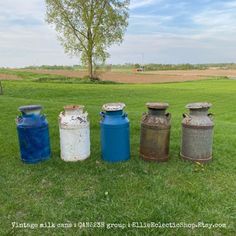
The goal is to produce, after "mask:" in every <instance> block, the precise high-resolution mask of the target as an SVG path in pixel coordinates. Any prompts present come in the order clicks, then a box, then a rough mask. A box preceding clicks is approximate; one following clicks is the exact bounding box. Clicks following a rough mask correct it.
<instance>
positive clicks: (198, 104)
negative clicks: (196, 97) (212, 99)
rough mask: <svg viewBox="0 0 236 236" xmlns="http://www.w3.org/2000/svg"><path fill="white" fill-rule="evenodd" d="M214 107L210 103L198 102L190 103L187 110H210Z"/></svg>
mask: <svg viewBox="0 0 236 236" xmlns="http://www.w3.org/2000/svg"><path fill="white" fill-rule="evenodd" d="M211 106H212V104H211V103H208V102H196V103H189V104H188V105H187V106H186V108H187V109H203V108H210V107H211Z"/></svg>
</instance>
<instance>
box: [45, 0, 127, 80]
mask: <svg viewBox="0 0 236 236" xmlns="http://www.w3.org/2000/svg"><path fill="white" fill-rule="evenodd" d="M129 2H130V1H129V0H46V5H47V12H46V21H47V22H48V23H49V24H53V25H54V26H55V29H56V31H57V32H58V38H59V40H60V41H61V43H62V45H63V46H64V49H65V52H66V53H69V54H70V55H76V56H81V61H82V63H83V64H84V65H87V66H88V73H89V77H90V78H91V79H94V64H95V63H96V62H105V60H106V58H107V57H108V56H109V54H108V53H107V51H106V50H107V48H108V47H110V46H111V45H112V44H114V43H121V42H122V40H123V36H124V32H125V30H126V28H127V26H128V17H129V14H128V7H129Z"/></svg>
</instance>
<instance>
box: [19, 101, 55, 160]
mask: <svg viewBox="0 0 236 236" xmlns="http://www.w3.org/2000/svg"><path fill="white" fill-rule="evenodd" d="M41 110H42V106H39V105H31V106H22V107H20V108H19V111H20V112H21V113H22V114H21V116H19V117H17V119H16V123H17V131H18V138H19V144H20V152H21V159H22V161H23V162H25V163H28V164H34V163H37V162H40V161H44V160H47V159H49V158H50V155H51V150H50V140H49V130H48V122H47V119H46V117H45V116H44V115H42V114H41Z"/></svg>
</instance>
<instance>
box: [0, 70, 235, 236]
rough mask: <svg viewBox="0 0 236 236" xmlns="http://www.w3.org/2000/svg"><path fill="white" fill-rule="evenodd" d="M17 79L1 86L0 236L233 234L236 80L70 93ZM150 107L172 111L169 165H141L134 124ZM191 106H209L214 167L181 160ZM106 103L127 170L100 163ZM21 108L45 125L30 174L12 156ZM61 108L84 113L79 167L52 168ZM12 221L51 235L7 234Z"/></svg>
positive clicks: (56, 162) (78, 87)
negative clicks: (38, 112) (116, 118)
mask: <svg viewBox="0 0 236 236" xmlns="http://www.w3.org/2000/svg"><path fill="white" fill-rule="evenodd" d="M9 73H10V72H9ZM9 73H8V74H9ZM10 74H11V73H10ZM18 76H20V77H21V80H19V81H15V80H14V81H3V82H2V84H3V89H4V95H0V109H1V116H0V117H1V122H0V143H1V152H0V166H1V167H0V168H1V169H0V189H1V191H0V199H1V207H0V215H1V221H0V235H25V234H29V235H50V236H51V235H65V234H66V233H67V234H68V235H140V236H143V235H181V236H182V235H183V236H184V235H207V236H208V235H235V234H236V197H235V196H236V181H235V180H236V159H235V158H236V152H235V150H236V145H235V144H236V132H235V131H236V81H235V80H229V79H223V78H221V79H220V78H218V79H215V78H214V77H213V78H211V80H201V81H190V82H183V83H164V84H142V85H140V84H92V83H91V84H87V83H86V84H84V83H82V84H77V83H72V84H69V83H62V82H60V83H59V82H58V83H57V82H53V83H52V82H50V81H48V82H47V83H45V82H43V80H41V81H40V83H38V82H37V81H36V80H35V79H36V77H37V76H38V75H37V76H36V75H35V74H33V73H32V72H31V74H27V73H26V74H23V73H21V74H20V75H19V74H18ZM70 76H71V75H70ZM135 76H136V75H135ZM146 76H147V77H148V76H149V75H146V74H145V75H144V77H145V78H146ZM221 76H222V75H221ZM28 77H30V78H31V79H29V78H28ZM37 79H38V77H37ZM34 80H35V81H34ZM109 80H113V78H112V77H110V78H109ZM145 81H146V80H145ZM150 101H163V102H168V103H169V104H170V108H169V109H168V111H169V112H170V113H171V114H172V130H171V145H170V161H169V162H167V163H160V164H157V163H146V162H144V161H142V160H140V159H139V139H140V120H141V116H142V113H143V112H145V111H146V107H145V103H146V102H150ZM197 101H208V102H211V103H212V104H213V107H212V109H211V110H210V111H211V112H212V113H214V116H215V118H214V122H215V131H214V132H215V133H214V147H213V149H214V152H213V161H212V162H211V163H209V164H206V165H203V166H202V165H198V164H192V163H189V162H186V161H182V160H181V159H180V157H179V152H180V142H181V140H180V139H181V120H182V113H184V112H186V109H185V105H186V104H187V103H190V102H197ZM107 102H124V103H126V105H127V108H126V111H127V113H128V116H129V119H130V122H131V137H130V138H131V154H132V155H131V160H130V161H128V162H124V163H117V164H109V163H105V162H103V161H102V160H101V151H100V127H99V121H100V117H99V112H100V111H101V106H102V105H103V104H104V103H107ZM27 104H41V105H43V107H44V113H46V115H47V118H48V121H49V126H50V138H51V147H52V157H51V159H50V160H49V161H46V162H43V163H41V164H37V165H26V164H23V163H22V162H21V160H20V156H19V147H18V140H17V133H16V124H15V118H16V116H17V115H18V114H19V112H18V111H17V109H18V107H19V106H21V105H27ZM68 104H83V105H85V106H86V110H87V111H88V113H89V117H90V122H91V148H92V150H91V151H92V153H91V157H90V158H89V159H88V160H86V161H84V162H78V163H65V162H63V161H62V160H61V159H60V147H59V128H58V115H59V113H60V112H61V111H62V109H63V106H65V105H68ZM13 222H16V225H17V224H20V223H23V222H27V223H30V224H44V223H46V224H48V222H50V223H51V224H55V225H57V227H56V228H49V227H48V228H43V227H41V228H37V227H35V228H34V227H33V226H32V228H17V227H15V228H13V227H12V223H13ZM79 222H93V223H94V222H104V223H105V227H101V228H96V227H94V228H93V227H91V228H86V227H84V228H83V227H81V228H80V227H78V225H80V223H79ZM132 222H141V223H142V224H145V223H150V222H155V223H157V224H158V223H159V222H161V223H171V222H175V223H176V224H177V223H185V224H192V225H193V224H198V222H204V223H205V224H225V227H221V228H220V227H217V226H215V227H213V226H211V228H209V227H206V228H195V227H194V226H192V227H190V228H187V227H186V228H181V227H179V228H170V227H163V228H155V227H153V228H148V227H147V228H145V227H144V225H140V224H133V225H132ZM70 223H71V225H70ZM112 223H114V224H115V223H120V224H121V225H120V226H117V225H116V227H115V225H111V224H112ZM65 224H66V225H65ZM74 224H76V225H77V227H74ZM129 224H130V225H129ZM135 225H136V226H139V227H135ZM63 226H64V227H63ZM66 226H67V227H66ZM70 226H71V227H70ZM129 226H130V227H129ZM141 226H143V227H141Z"/></svg>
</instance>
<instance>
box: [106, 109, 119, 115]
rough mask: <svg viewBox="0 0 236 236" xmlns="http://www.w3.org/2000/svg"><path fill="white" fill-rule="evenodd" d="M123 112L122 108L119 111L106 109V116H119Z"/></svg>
mask: <svg viewBox="0 0 236 236" xmlns="http://www.w3.org/2000/svg"><path fill="white" fill-rule="evenodd" d="M122 114H123V110H120V111H106V115H108V116H121V115H122Z"/></svg>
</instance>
